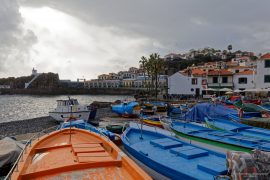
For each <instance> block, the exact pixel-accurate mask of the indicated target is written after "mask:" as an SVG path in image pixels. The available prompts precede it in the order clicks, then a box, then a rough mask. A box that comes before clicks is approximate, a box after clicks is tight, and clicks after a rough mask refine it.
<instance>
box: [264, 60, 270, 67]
mask: <svg viewBox="0 0 270 180" xmlns="http://www.w3.org/2000/svg"><path fill="white" fill-rule="evenodd" d="M264 67H265V68H270V60H265V61H264Z"/></svg>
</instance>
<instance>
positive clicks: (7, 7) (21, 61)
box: [0, 0, 37, 76]
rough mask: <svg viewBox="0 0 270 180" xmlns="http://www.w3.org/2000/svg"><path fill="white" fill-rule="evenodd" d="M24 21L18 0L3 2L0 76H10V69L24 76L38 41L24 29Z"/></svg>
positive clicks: (0, 13) (0, 37)
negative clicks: (32, 47) (31, 51)
mask: <svg viewBox="0 0 270 180" xmlns="http://www.w3.org/2000/svg"><path fill="white" fill-rule="evenodd" d="M22 24H23V19H22V17H21V14H20V12H19V4H18V3H17V1H16V0H1V6H0V75H2V76H3V75H4V76H6V75H11V74H8V72H9V71H10V69H12V70H13V71H15V72H17V74H20V71H21V74H24V72H23V71H24V67H25V66H27V64H28V63H27V61H28V59H29V50H30V48H31V46H32V45H33V44H34V43H35V42H36V41H37V37H36V36H35V34H34V33H33V32H32V31H31V30H28V29H23V28H22Z"/></svg>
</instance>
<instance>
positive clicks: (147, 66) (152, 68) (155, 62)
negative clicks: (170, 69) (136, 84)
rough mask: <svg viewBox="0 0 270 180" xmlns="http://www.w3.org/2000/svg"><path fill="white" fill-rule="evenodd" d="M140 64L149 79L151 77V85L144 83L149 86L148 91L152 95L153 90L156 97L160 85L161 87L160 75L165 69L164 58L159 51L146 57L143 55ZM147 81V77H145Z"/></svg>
mask: <svg viewBox="0 0 270 180" xmlns="http://www.w3.org/2000/svg"><path fill="white" fill-rule="evenodd" d="M140 64H141V66H142V68H143V73H144V75H147V76H148V79H151V83H150V85H149V84H148V83H147V85H146V83H144V85H146V87H147V91H148V92H149V93H150V94H151V95H152V94H153V91H154V94H155V97H156V98H157V95H158V87H159V77H160V76H159V75H160V74H161V72H163V71H164V60H163V59H161V58H160V55H159V54H157V53H153V54H151V55H150V56H149V58H146V57H144V56H142V57H141V60H140ZM144 77H145V76H144ZM144 82H146V78H145V79H144Z"/></svg>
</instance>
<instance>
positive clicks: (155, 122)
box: [143, 119, 163, 128]
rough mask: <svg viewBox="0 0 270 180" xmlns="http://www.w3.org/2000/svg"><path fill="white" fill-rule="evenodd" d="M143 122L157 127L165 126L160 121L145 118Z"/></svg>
mask: <svg viewBox="0 0 270 180" xmlns="http://www.w3.org/2000/svg"><path fill="white" fill-rule="evenodd" d="M143 122H144V123H145V124H148V125H151V126H156V127H159V128H163V125H162V124H161V122H160V121H151V120H149V119H144V120H143Z"/></svg>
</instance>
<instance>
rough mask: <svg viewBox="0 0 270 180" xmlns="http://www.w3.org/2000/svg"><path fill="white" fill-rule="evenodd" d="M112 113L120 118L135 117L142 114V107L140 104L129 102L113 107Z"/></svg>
mask: <svg viewBox="0 0 270 180" xmlns="http://www.w3.org/2000/svg"><path fill="white" fill-rule="evenodd" d="M111 108H112V112H114V113H116V114H118V115H119V116H133V115H136V114H138V113H139V112H140V107H139V103H138V102H129V103H121V104H116V105H112V106H111Z"/></svg>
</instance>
